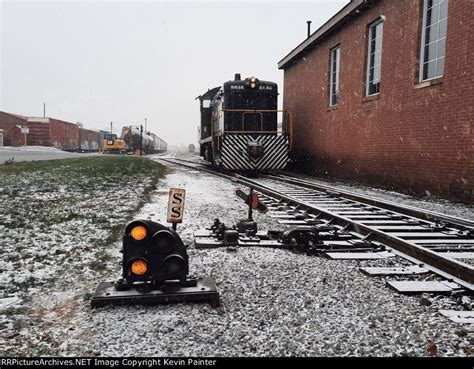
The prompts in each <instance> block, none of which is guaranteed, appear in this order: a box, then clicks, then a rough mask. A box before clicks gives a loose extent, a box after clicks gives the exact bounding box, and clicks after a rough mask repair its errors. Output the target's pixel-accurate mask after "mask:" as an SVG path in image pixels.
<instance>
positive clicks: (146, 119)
mask: <svg viewBox="0 0 474 369" xmlns="http://www.w3.org/2000/svg"><path fill="white" fill-rule="evenodd" d="M146 124H147V119H146V118H145V132H148V131H147V129H146Z"/></svg>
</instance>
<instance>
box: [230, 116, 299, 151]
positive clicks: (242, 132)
mask: <svg viewBox="0 0 474 369" xmlns="http://www.w3.org/2000/svg"><path fill="white" fill-rule="evenodd" d="M222 111H223V112H229V113H243V114H242V130H241V131H226V133H227V134H251V133H255V131H244V117H245V113H259V114H260V128H261V129H263V115H262V113H286V114H288V134H289V136H290V147H289V150H291V149H292V148H293V113H292V112H290V111H288V110H275V109H222ZM282 128H283V127H282ZM274 133H279V132H278V130H277V131H263V130H261V131H259V134H274Z"/></svg>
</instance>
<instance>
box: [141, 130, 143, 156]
mask: <svg viewBox="0 0 474 369" xmlns="http://www.w3.org/2000/svg"><path fill="white" fill-rule="evenodd" d="M140 156H143V125H142V124H140Z"/></svg>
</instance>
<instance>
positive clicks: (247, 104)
mask: <svg viewBox="0 0 474 369" xmlns="http://www.w3.org/2000/svg"><path fill="white" fill-rule="evenodd" d="M197 99H199V101H200V108H201V125H200V141H199V144H200V154H201V156H203V157H204V159H205V160H207V161H208V162H210V163H212V164H213V165H216V166H219V167H222V168H225V169H228V170H232V171H255V170H280V169H283V168H285V166H286V164H287V163H288V152H289V151H290V149H291V141H292V133H291V130H292V115H291V113H289V112H287V111H283V110H278V86H277V84H276V83H274V82H268V81H260V80H259V79H257V78H255V77H250V78H246V79H245V80H241V78H240V74H236V75H235V79H234V80H233V81H228V82H225V83H224V84H223V86H222V87H221V86H219V87H215V88H213V89H210V90H208V91H207V92H206V93H204V94H203V95H201V96H198V97H197ZM279 116H280V117H281V118H282V127H281V128H280V129H279V128H278V119H279Z"/></svg>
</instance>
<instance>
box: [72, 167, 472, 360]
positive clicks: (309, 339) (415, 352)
mask: <svg viewBox="0 0 474 369" xmlns="http://www.w3.org/2000/svg"><path fill="white" fill-rule="evenodd" d="M173 170H174V171H175V172H174V173H170V174H168V176H167V178H166V180H165V182H164V183H162V186H161V188H160V189H158V191H157V194H156V195H155V197H154V198H153V201H152V202H151V203H150V204H147V205H146V206H145V207H144V208H143V209H142V211H141V217H142V218H150V219H154V220H159V221H163V219H164V216H165V210H166V204H167V191H168V188H169V187H182V188H185V189H186V191H187V194H186V210H185V218H184V223H183V224H182V225H180V226H179V227H178V231H179V232H180V234H181V236H182V237H183V240H184V242H185V243H187V244H192V233H193V232H194V231H196V230H198V229H201V228H203V227H205V226H209V225H210V224H211V223H212V221H213V220H214V219H215V218H216V217H219V218H220V219H221V221H223V222H224V223H226V224H229V225H230V224H233V223H235V221H236V220H237V219H239V218H242V217H243V216H245V214H246V209H245V206H244V205H243V203H242V202H241V200H239V199H237V198H236V197H235V196H234V195H233V191H234V188H235V185H233V184H231V183H229V182H228V181H225V180H223V179H220V178H216V177H212V176H210V175H208V174H202V173H200V172H197V171H193V170H189V169H183V168H179V167H173ZM139 217H140V216H139ZM257 220H260V221H261V222H260V229H268V227H269V226H270V224H272V222H271V221H270V220H269V219H268V217H266V216H261V215H257ZM117 247H118V246H117ZM189 254H190V264H191V265H190V269H191V274H193V275H195V276H198V277H202V276H212V277H213V278H215V280H216V282H217V286H218V288H219V291H220V294H221V299H220V300H221V306H220V307H218V308H212V307H210V306H209V305H208V304H197V303H186V304H184V303H182V304H177V305H159V306H152V307H140V306H135V307H118V308H117V307H114V308H105V309H99V310H97V311H95V312H92V313H91V312H89V311H88V308H86V307H83V314H87V315H88V316H89V317H90V318H91V323H92V326H94V329H93V332H94V334H93V336H92V337H91V339H90V341H89V342H87V343H86V344H85V347H84V348H83V349H84V350H85V351H86V353H90V354H95V355H139V356H149V355H153V356H167V355H176V356H180V355H186V356H430V355H433V354H434V352H435V351H436V355H438V356H468V355H469V352H470V351H471V350H472V343H473V342H472V340H473V329H474V327H472V326H466V325H460V324H456V323H453V322H451V321H449V320H448V319H446V318H445V317H443V316H441V315H440V314H439V313H438V310H439V308H440V306H441V305H442V306H443V307H446V305H448V306H449V305H450V304H451V303H452V304H454V302H451V301H450V300H449V298H440V299H437V298H435V299H429V305H428V304H423V303H421V302H422V301H423V300H421V299H420V297H419V296H414V297H409V296H403V295H400V294H398V293H396V292H394V291H392V290H390V289H388V288H387V287H386V286H385V281H384V279H382V278H371V277H368V276H365V275H364V274H362V273H361V272H360V271H359V266H360V264H359V263H358V262H356V261H333V260H326V259H323V258H319V257H310V256H306V255H302V254H295V253H292V252H289V251H285V250H275V249H262V248H245V249H243V248H239V249H238V250H237V251H236V252H232V251H228V250H226V249H225V248H220V249H208V250H196V249H194V247H193V246H192V245H191V246H190V249H189ZM116 277H118V274H117V276H116ZM438 302H439V303H438ZM430 342H431V343H430ZM433 343H434V344H435V346H436V350H435V351H433V349H431V354H430V352H428V349H427V348H428V347H432V346H433ZM71 349H72V347H71ZM70 352H71V351H70Z"/></svg>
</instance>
